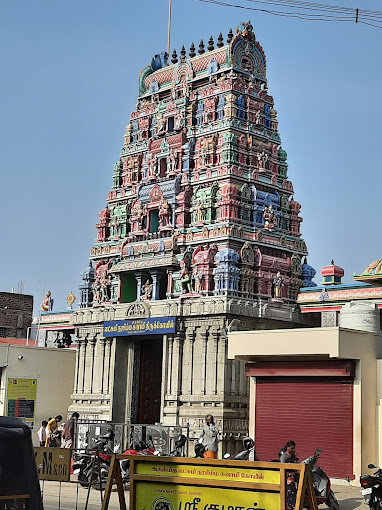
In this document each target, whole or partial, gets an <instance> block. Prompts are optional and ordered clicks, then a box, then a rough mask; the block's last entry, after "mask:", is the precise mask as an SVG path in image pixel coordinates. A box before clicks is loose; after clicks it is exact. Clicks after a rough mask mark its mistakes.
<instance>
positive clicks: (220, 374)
mask: <svg viewBox="0 0 382 510" xmlns="http://www.w3.org/2000/svg"><path fill="white" fill-rule="evenodd" d="M220 331H221V330H220ZM217 358H218V366H217V393H218V395H219V396H223V395H224V389H225V388H224V386H225V375H226V374H225V367H226V359H227V337H226V335H225V334H224V333H223V332H222V331H221V332H220V335H219V341H218V352H217ZM231 363H232V362H231ZM227 364H228V363H227ZM230 378H231V374H230ZM230 378H229V379H228V377H227V382H228V381H230Z"/></svg>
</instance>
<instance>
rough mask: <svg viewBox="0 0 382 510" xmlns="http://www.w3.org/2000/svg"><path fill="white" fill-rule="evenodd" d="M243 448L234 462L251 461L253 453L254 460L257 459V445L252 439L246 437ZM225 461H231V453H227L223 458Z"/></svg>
mask: <svg viewBox="0 0 382 510" xmlns="http://www.w3.org/2000/svg"><path fill="white" fill-rule="evenodd" d="M243 448H244V450H242V451H241V452H239V453H237V454H236V455H235V457H234V458H233V460H249V456H250V455H251V453H252V452H253V458H256V452H255V443H254V441H253V439H251V438H250V437H245V438H244V439H243ZM223 457H224V458H225V459H229V458H230V457H231V454H230V453H225V454H224V456H223Z"/></svg>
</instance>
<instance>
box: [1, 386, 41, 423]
mask: <svg viewBox="0 0 382 510" xmlns="http://www.w3.org/2000/svg"><path fill="white" fill-rule="evenodd" d="M36 392H37V379H13V378H9V379H8V391H7V416H13V417H14V418H24V420H25V422H26V423H27V424H28V425H30V426H31V427H33V422H34V411H35V402H36Z"/></svg>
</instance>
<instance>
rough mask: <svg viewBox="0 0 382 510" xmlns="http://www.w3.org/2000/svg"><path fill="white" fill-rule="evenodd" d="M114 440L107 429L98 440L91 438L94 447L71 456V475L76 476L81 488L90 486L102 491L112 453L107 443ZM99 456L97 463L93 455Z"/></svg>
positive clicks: (110, 431)
mask: <svg viewBox="0 0 382 510" xmlns="http://www.w3.org/2000/svg"><path fill="white" fill-rule="evenodd" d="M113 439H114V432H113V431H112V430H111V429H108V430H107V431H106V433H105V434H104V435H103V436H100V437H99V438H98V439H95V438H93V441H94V445H93V446H92V447H91V448H90V449H88V445H85V450H82V451H80V452H79V453H74V455H73V466H72V467H73V474H75V475H78V482H79V484H80V485H81V486H82V487H85V488H88V487H89V485H91V486H92V487H93V488H94V489H96V490H104V489H105V487H106V481H107V477H108V475H109V468H110V463H111V456H112V455H113V453H114V452H113V451H112V450H111V448H110V447H109V446H108V443H109V441H112V440H113ZM96 454H98V456H99V459H100V461H99V463H98V461H97V459H96V458H95V455H96Z"/></svg>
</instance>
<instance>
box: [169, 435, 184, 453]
mask: <svg viewBox="0 0 382 510" xmlns="http://www.w3.org/2000/svg"><path fill="white" fill-rule="evenodd" d="M186 441H187V438H186V436H184V435H183V434H178V435H177V436H176V437H175V439H174V446H175V449H174V450H173V451H172V452H171V453H170V455H169V457H184V452H183V447H184V445H185V444H186Z"/></svg>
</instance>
